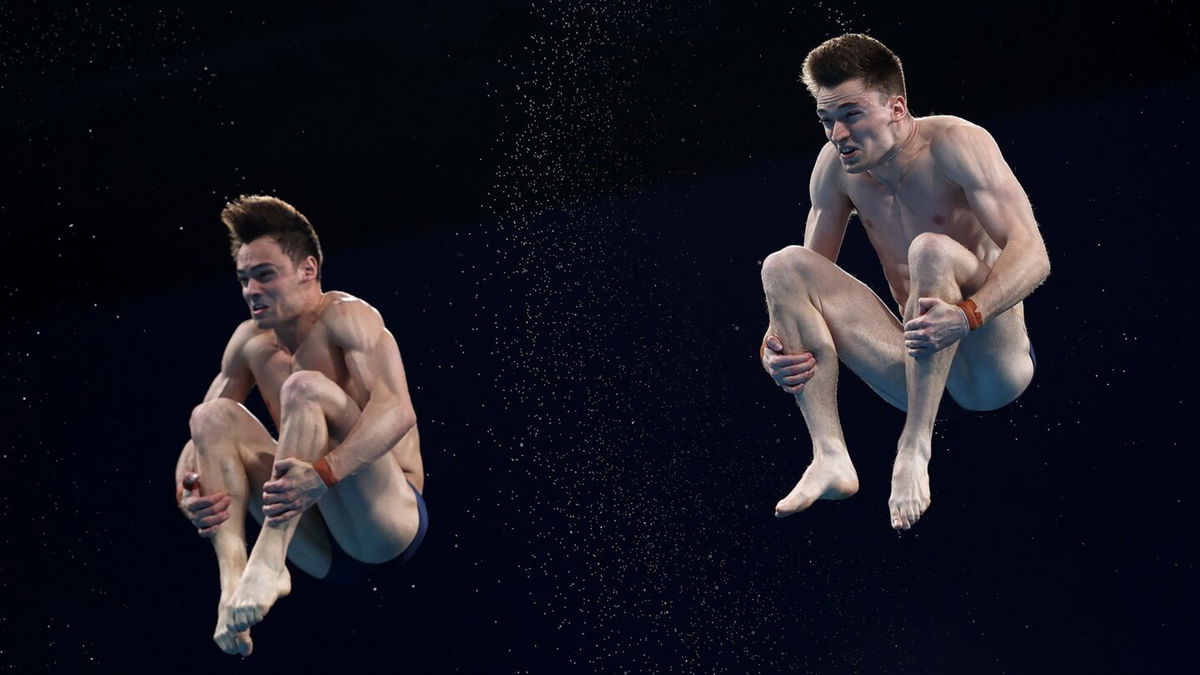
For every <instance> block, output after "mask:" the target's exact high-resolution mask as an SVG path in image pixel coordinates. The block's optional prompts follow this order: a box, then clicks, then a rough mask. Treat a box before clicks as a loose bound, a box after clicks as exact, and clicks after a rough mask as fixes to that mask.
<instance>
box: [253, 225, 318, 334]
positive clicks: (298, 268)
mask: <svg viewBox="0 0 1200 675" xmlns="http://www.w3.org/2000/svg"><path fill="white" fill-rule="evenodd" d="M236 261H237V277H238V283H240V284H241V286H242V297H243V298H244V299H245V300H246V305H247V306H249V308H250V317H251V318H252V319H254V321H255V323H257V324H258V327H259V328H272V327H274V326H277V325H279V324H280V323H281V322H286V321H288V320H290V319H293V318H295V317H296V316H298V315H299V314H300V313H301V311H302V310H303V308H304V307H305V300H306V298H307V296H308V295H309V294H310V293H311V292H312V291H313V290H314V288H316V287H315V286H314V285H315V284H317V283H318V282H317V266H316V259H315V258H313V257H312V256H309V257H308V258H305V259H304V260H303V261H301V262H300V264H299V265H297V264H296V263H294V262H292V259H291V258H289V257H288V256H287V254H285V253H284V252H283V249H282V248H280V247H279V243H278V242H277V241H275V239H274V238H273V237H269V236H266V237H259V238H258V239H255V240H254V241H252V242H250V243H248V244H242V246H241V248H239V249H238V252H237V257H236ZM317 290H318V291H319V288H317Z"/></svg>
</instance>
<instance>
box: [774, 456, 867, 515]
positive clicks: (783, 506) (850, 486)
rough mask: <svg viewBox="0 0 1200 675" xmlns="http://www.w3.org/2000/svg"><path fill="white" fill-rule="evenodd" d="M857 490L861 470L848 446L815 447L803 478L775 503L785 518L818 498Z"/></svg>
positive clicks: (845, 494) (839, 495)
mask: <svg viewBox="0 0 1200 675" xmlns="http://www.w3.org/2000/svg"><path fill="white" fill-rule="evenodd" d="M856 492H858V473H857V472H855V471H854V463H853V462H851V461H850V454H849V453H847V452H846V451H845V450H841V451H837V452H829V453H826V452H819V451H816V450H814V451H813V461H812V463H811V464H809V465H808V468H807V469H805V470H804V475H803V476H801V477H800V482H799V483H796V487H794V488H792V491H791V492H789V493H788V496H786V497H784V498H783V499H781V500H779V503H778V504H776V505H775V517H776V518H786V517H788V516H790V515H792V514H793V513H797V512H799V511H803V510H804V509H807V508H808V507H810V506H812V503H813V502H815V501H817V500H818V499H845V498H846V497H851V496H853V495H854V493H856Z"/></svg>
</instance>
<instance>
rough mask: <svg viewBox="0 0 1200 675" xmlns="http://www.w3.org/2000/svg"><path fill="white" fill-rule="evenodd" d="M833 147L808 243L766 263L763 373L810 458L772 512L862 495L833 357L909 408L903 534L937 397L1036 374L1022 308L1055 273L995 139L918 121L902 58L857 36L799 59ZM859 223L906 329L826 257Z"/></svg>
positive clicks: (923, 504) (968, 396)
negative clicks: (785, 404) (787, 402)
mask: <svg viewBox="0 0 1200 675" xmlns="http://www.w3.org/2000/svg"><path fill="white" fill-rule="evenodd" d="M802 79H803V81H804V83H805V85H806V86H807V87H808V90H809V92H810V93H811V94H812V95H813V97H814V98H815V99H816V103H817V117H818V118H820V120H821V124H822V125H823V126H824V128H825V136H826V138H828V139H829V144H828V145H826V146H825V147H824V148H822V150H821V153H820V156H819V157H818V158H817V162H816V166H815V167H814V168H813V173H812V178H811V180H810V183H809V190H810V193H811V199H812V208H811V210H810V211H809V214H808V222H807V224H806V226H805V230H804V246H789V247H787V248H785V249H783V250H781V251H777V252H775V253H773V254H771V255H770V256H768V257H767V259H766V260H765V261H764V262H763V268H762V278H763V289H764V291H765V293H766V299H767V308H768V311H769V313H770V326H769V328H768V329H767V334H766V336H765V337H764V338H763V347H762V349H761V354H762V363H763V367H764V368H766V370H767V372H768V373H770V375H771V377H772V378H773V379H774V380H775V382H776V383H777V384H779V386H780V387H782V388H783V389H784V391H787V392H788V393H790V394H793V395H794V396H795V398H796V402H797V404H799V406H800V410H801V412H802V413H803V415H804V420H805V422H806V423H807V425H808V430H809V434H810V435H811V436H812V450H813V459H812V463H811V464H809V466H808V469H807V470H806V471H805V472H804V475H803V476H802V477H801V478H800V482H799V483H797V484H796V487H795V488H794V489H793V490H792V491H791V493H789V494H788V495H787V496H786V497H784V498H783V499H782V500H780V501H779V503H778V504H777V505H776V506H775V514H776V516H777V517H780V518H782V517H786V516H789V515H791V514H793V513H796V512H797V511H803V510H804V509H806V508H808V507H809V506H811V505H812V503H813V502H814V501H816V500H818V499H844V498H846V497H849V496H851V495H853V494H854V493H855V492H857V491H858V475H857V473H856V472H855V470H854V464H853V463H852V462H851V461H850V455H849V454H848V452H847V450H846V441H845V439H844V438H843V436H842V426H841V421H840V419H839V417H838V408H837V401H836V390H837V378H838V365H837V359H838V357H840V358H841V359H842V361H844V362H845V363H846V365H847V366H848V367H849V368H850V370H852V371H854V373H855V374H857V375H858V376H859V377H861V378H862V379H863V380H865V381H866V382H867V384H869V385H870V386H871V388H872V389H874V390H875V391H876V392H877V393H878V394H879V395H880V396H881V397H883V399H884V400H886V401H887V402H888V403H891V404H892V405H894V406H896V407H898V408H900V409H901V410H905V411H907V417H906V420H905V424H904V430H903V431H902V432H901V434H900V440H899V443H898V444H897V454H896V461H895V465H894V467H893V470H892V492H891V498H890V499H889V500H888V510H889V517H890V522H891V525H892V527H893V528H896V529H897V530H907V529H909V528H910V527H912V526H913V524H914V523H916V522H917V520H918V519H919V518H920V517H921V515H922V514H923V513H925V510H926V509H928V508H929V503H930V498H929V472H928V465H929V457H930V450H931V442H932V436H933V423H934V417H935V416H936V414H937V410H938V404H939V402H940V400H941V397H942V394H943V391H947V390H948V391H949V393H950V396H952V397H953V398H954V400H955V401H956V402H957V403H958V404H959V405H961V406H962V407H963V408H966V409H969V410H994V409H996V408H999V407H1001V406H1004V405H1006V404H1008V403H1010V402H1011V401H1013V400H1014V399H1015V398H1017V396H1019V395H1020V394H1021V392H1023V391H1024V390H1025V388H1026V387H1027V386H1029V382H1030V380H1031V379H1032V378H1033V367H1034V363H1033V359H1032V351H1031V350H1030V345H1029V338H1028V336H1027V334H1026V330H1025V313H1024V309H1023V307H1022V304H1021V301H1022V300H1023V299H1024V298H1025V296H1027V295H1029V294H1030V293H1031V292H1032V291H1033V290H1034V289H1035V288H1037V286H1038V285H1039V284H1041V283H1042V282H1043V281H1044V280H1045V279H1046V277H1047V275H1049V273H1050V261H1049V258H1048V257H1047V255H1046V247H1045V244H1044V243H1043V242H1042V237H1041V235H1040V234H1039V232H1038V226H1037V223H1036V222H1035V221H1034V217H1033V209H1032V207H1031V206H1030V204H1029V198H1028V197H1027V196H1026V195H1025V191H1024V190H1023V189H1022V188H1021V185H1020V184H1019V183H1018V182H1017V179H1016V177H1015V176H1013V173H1012V171H1011V170H1010V169H1009V167H1008V165H1007V164H1006V163H1005V162H1004V158H1003V157H1001V155H1000V149H999V148H998V147H997V145H996V142H995V141H994V140H992V137H991V136H990V135H989V134H988V133H987V132H986V131H984V130H983V129H982V128H980V127H978V126H975V125H974V124H971V123H970V122H967V121H966V120H963V119H960V118H957V117H950V116H936V117H922V118H919V119H918V118H914V117H913V116H912V115H911V114H910V112H909V109H908V100H907V96H906V94H905V89H904V74H903V70H902V68H901V65H900V60H899V59H898V58H896V56H895V54H893V53H892V52H891V51H890V50H889V49H888V48H887V47H885V46H884V45H883V44H881V43H880V42H878V41H877V40H875V39H873V38H870V37H868V36H866V35H857V34H850V35H843V36H841V37H837V38H834V39H831V40H828V41H826V42H825V43H823V44H821V45H820V46H819V47H817V48H816V49H814V50H813V51H812V52H810V53H809V54H808V56H807V57H806V58H805V60H804V70H803V74H802ZM855 212H857V213H858V216H859V219H860V220H861V221H862V223H863V226H864V227H865V228H866V231H867V236H868V238H869V239H870V241H871V245H872V246H873V247H874V248H875V252H876V254H877V255H878V256H879V260H880V262H881V263H882V264H883V271H884V275H885V276H886V277H887V281H888V286H889V288H890V290H891V293H892V298H893V299H894V300H895V302H896V305H897V307H898V308H899V310H900V314H901V316H903V318H904V322H903V323H901V322H900V321H899V320H897V318H896V316H895V315H893V314H892V312H891V311H890V310H889V309H888V308H887V306H886V305H885V304H884V302H883V301H882V300H880V299H879V297H878V296H877V295H875V294H874V293H873V292H872V291H871V290H870V289H869V288H868V287H867V286H866V285H864V284H863V283H861V282H859V281H858V280H857V279H855V278H854V277H852V276H850V275H849V274H847V273H846V272H845V271H843V270H842V269H841V268H840V267H838V266H837V265H836V264H835V262H836V260H837V256H838V251H839V250H840V249H841V246H842V239H843V237H844V235H845V232H846V225H847V221H848V219H849V217H850V215H851V214H852V213H855Z"/></svg>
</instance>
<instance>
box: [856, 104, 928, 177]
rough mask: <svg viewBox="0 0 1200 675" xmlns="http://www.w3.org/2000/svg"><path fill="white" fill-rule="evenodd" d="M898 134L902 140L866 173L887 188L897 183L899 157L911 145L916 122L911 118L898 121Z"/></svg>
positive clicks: (900, 160)
mask: <svg viewBox="0 0 1200 675" xmlns="http://www.w3.org/2000/svg"><path fill="white" fill-rule="evenodd" d="M899 131H900V133H899V134H898V135H899V136H903V137H904V140H903V141H900V142H899V143H897V144H894V145H893V146H892V149H891V150H889V151H888V152H887V154H886V155H884V156H883V159H881V160H879V162H878V163H877V164H876V165H875V166H874V167H872V168H871V169H870V170H868V171H867V173H869V174H870V175H871V177H872V178H874V179H875V180H877V181H879V182H880V183H883V184H884V185H885V186H888V187H895V184H896V183H897V182H899V178H900V170H901V168H902V167H901V163H902V161H903V158H902V157H901V155H903V154H904V151H905V150H907V149H908V147H909V146H910V145H912V141H913V139H914V138H916V136H917V120H916V119H915V118H913V117H911V116H909V117H905V118H904V119H902V120H900V130H899Z"/></svg>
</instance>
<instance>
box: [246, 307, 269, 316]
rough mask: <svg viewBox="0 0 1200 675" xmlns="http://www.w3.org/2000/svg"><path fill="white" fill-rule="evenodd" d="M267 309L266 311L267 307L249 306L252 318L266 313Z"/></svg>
mask: <svg viewBox="0 0 1200 675" xmlns="http://www.w3.org/2000/svg"><path fill="white" fill-rule="evenodd" d="M267 309H268V307H267V306H266V305H251V306H250V313H251V314H253V315H254V316H258V315H259V314H262V313H264V312H266V311H267Z"/></svg>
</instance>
